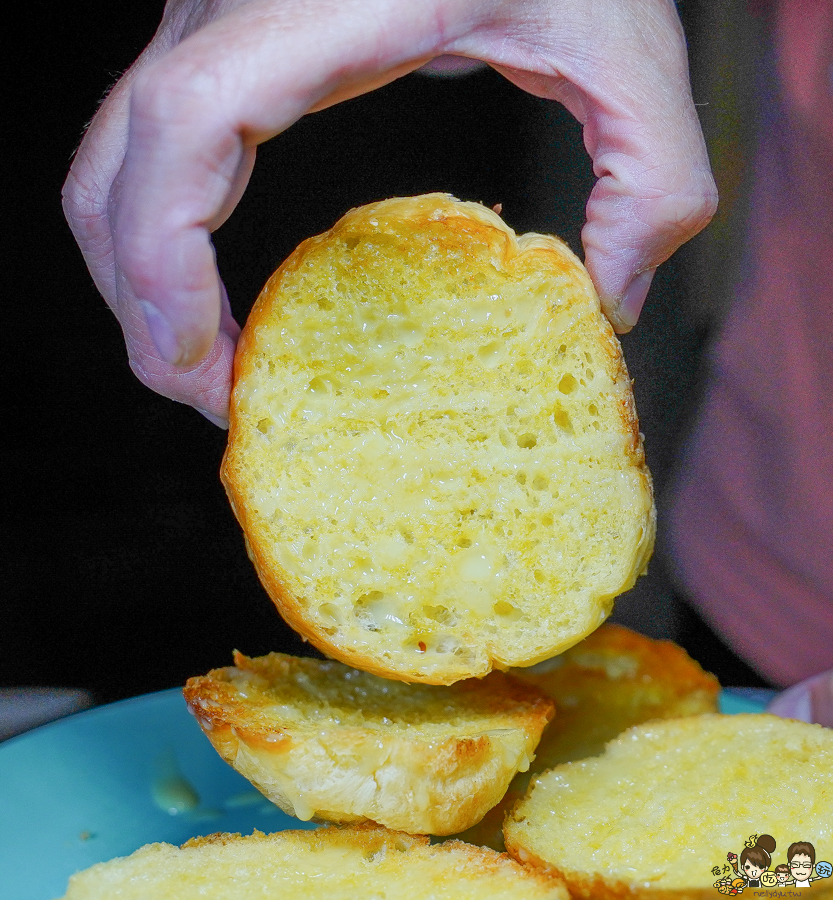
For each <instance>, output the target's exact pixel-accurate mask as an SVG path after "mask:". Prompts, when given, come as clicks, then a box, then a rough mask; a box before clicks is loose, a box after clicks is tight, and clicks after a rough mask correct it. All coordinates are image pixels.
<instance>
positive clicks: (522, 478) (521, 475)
mask: <svg viewBox="0 0 833 900" xmlns="http://www.w3.org/2000/svg"><path fill="white" fill-rule="evenodd" d="M515 481H517V482H518V484H526V472H518V473H517V474H516V475H515Z"/></svg>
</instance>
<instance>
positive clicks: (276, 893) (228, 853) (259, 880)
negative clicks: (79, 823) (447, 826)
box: [62, 827, 569, 900]
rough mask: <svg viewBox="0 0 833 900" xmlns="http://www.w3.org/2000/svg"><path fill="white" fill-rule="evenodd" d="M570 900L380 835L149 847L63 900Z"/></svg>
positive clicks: (81, 879)
mask: <svg viewBox="0 0 833 900" xmlns="http://www.w3.org/2000/svg"><path fill="white" fill-rule="evenodd" d="M243 897H245V898H246V900H276V898H281V897H293V898H294V897H304V898H306V900H356V898H359V897H361V898H368V900H382V898H384V900H406V898H407V900H569V898H568V896H567V892H566V891H565V890H564V887H563V885H562V883H561V882H560V881H559V880H558V879H554V878H550V877H546V876H542V875H541V874H539V873H535V872H531V871H528V870H526V869H525V868H523V867H522V866H520V865H519V864H518V863H516V862H515V861H514V860H512V859H509V858H508V857H506V856H501V855H498V854H497V853H493V852H492V851H487V850H481V849H480V848H475V847H471V846H469V845H467V844H462V843H460V842H450V843H447V844H444V845H442V846H431V845H430V844H429V842H428V839H427V838H416V837H412V836H410V835H406V834H400V833H397V832H391V831H387V830H386V829H382V828H361V827H351V828H337V827H331V828H321V829H317V830H315V831H282V832H278V833H276V834H262V833H260V832H257V831H256V832H255V833H254V834H253V835H251V836H246V837H242V836H241V835H239V834H236V835H231V834H222V835H212V836H209V837H205V838H196V839H193V840H190V841H188V842H187V843H186V844H184V845H183V846H182V847H174V846H172V845H171V844H149V845H147V846H145V847H142V848H141V849H140V850H137V851H136V852H135V853H133V854H132V855H131V856H128V857H124V858H120V859H114V860H111V861H110V862H106V863H99V864H98V865H95V866H92V867H91V868H89V869H86V870H85V871H83V872H79V873H78V874H77V875H73V876H72V878H71V879H70V883H69V887H68V889H67V893H66V894H65V896H64V897H63V898H62V900H149V898H152V900H240V898H243Z"/></svg>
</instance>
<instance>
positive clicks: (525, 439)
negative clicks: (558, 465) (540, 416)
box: [518, 431, 538, 450]
mask: <svg viewBox="0 0 833 900" xmlns="http://www.w3.org/2000/svg"><path fill="white" fill-rule="evenodd" d="M537 444H538V435H537V434H533V433H532V432H531V431H527V432H526V433H525V434H522V435H519V437H518V446H519V447H521V448H523V449H524V450H531V449H532V448H533V447H535V446H537Z"/></svg>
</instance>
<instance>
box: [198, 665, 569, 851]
mask: <svg viewBox="0 0 833 900" xmlns="http://www.w3.org/2000/svg"><path fill="white" fill-rule="evenodd" d="M185 699H186V701H187V703H188V707H189V709H190V710H191V712H192V713H194V715H195V716H196V718H197V721H198V722H199V723H200V725H201V726H202V728H203V730H204V732H205V734H206V735H207V737H208V738H209V740H210V741H211V743H212V744H213V745H214V747H215V748H216V750H217V752H218V753H219V754H220V756H222V757H223V759H224V760H226V762H228V763H230V764H231V765H232V766H233V767H234V768H235V769H236V770H237V771H238V772H240V773H241V774H242V775H244V776H245V777H246V778H248V779H249V781H251V782H252V783H253V784H254V785H255V787H257V788H258V789H259V790H260V791H261V792H262V793H263V794H265V795H266V796H267V797H268V798H269V799H270V800H272V801H273V802H274V803H276V804H277V805H278V806H280V807H281V809H283V810H284V811H285V812H287V813H289V814H290V815H295V816H297V817H299V818H301V819H310V818H313V817H315V818H318V819H324V820H327V821H332V822H359V821H364V820H371V821H374V822H379V823H381V824H383V825H387V826H388V827H390V828H396V829H399V830H402V831H408V832H411V833H415V834H438V835H447V834H452V833H454V832H458V831H462V830H464V829H465V828H468V827H469V826H470V825H472V824H474V823H475V822H477V821H478V820H479V819H480V818H482V816H483V815H484V814H485V813H486V811H487V810H488V809H490V808H491V807H492V806H494V805H495V804H496V803H497V802H498V801H499V800H500V799H501V797H502V796H503V794H504V793H505V791H506V788H507V785H508V784H509V782H510V781H511V779H512V776H513V775H515V773H516V772H518V771H519V770H522V769H526V768H527V767H528V766H529V761H530V759H531V758H532V756H533V752H534V750H535V745H536V744H537V743H538V740H539V738H540V736H541V732H542V730H543V729H544V726H545V725H546V723H547V721H548V720H549V718H550V717H551V716H552V712H553V704H552V701H550V700H548V699H547V698H545V697H544V696H543V695H542V694H540V693H539V692H538V691H537V690H535V689H530V688H529V687H528V686H526V685H524V684H522V683H521V682H519V681H517V680H515V679H513V678H511V677H510V676H507V675H504V674H502V673H500V672H493V673H492V674H491V675H488V676H487V677H486V678H484V679H482V680H470V681H464V682H460V683H458V684H455V685H451V686H434V685H421V684H403V683H402V682H399V681H388V680H385V679H382V678H379V677H377V676H375V675H371V674H368V673H367V672H360V671H357V670H356V669H351V668H349V667H347V666H344V665H342V664H341V663H338V662H333V661H321V660H316V659H301V658H298V657H293V656H285V655H284V654H281V653H272V654H270V655H268V656H264V657H259V658H257V659H249V658H247V657H245V656H243V655H242V654H241V653H237V654H235V666H229V667H227V668H223V669H215V670H213V671H212V672H209V674H208V675H205V676H200V677H196V678H191V679H190V680H189V681H188V684H187V685H186V687H185Z"/></svg>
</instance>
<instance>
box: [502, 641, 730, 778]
mask: <svg viewBox="0 0 833 900" xmlns="http://www.w3.org/2000/svg"><path fill="white" fill-rule="evenodd" d="M512 674H513V675H515V676H516V677H517V678H520V679H521V680H523V681H525V682H527V683H528V684H531V685H534V686H535V687H536V688H538V690H540V691H542V692H543V693H544V694H546V695H547V696H548V697H551V698H552V699H553V700H554V701H555V705H556V709H557V710H558V715H557V717H556V718H555V719H553V721H552V722H551V723H550V724H549V726H548V727H547V728H546V730H545V731H544V735H543V736H542V738H541V742H540V743H539V745H538V748H537V750H536V751H535V762H534V764H533V766H532V767H531V768H530V773H531V774H537V773H538V772H543V771H544V770H545V769H550V768H552V767H553V766H555V765H558V764H559V763H562V762H571V761H573V760H576V759H582V758H584V757H586V756H596V755H598V754H599V753H602V752H603V751H604V748H605V745H606V744H607V742H608V741H610V740H612V739H613V738H615V737H616V736H617V735H618V734H620V733H621V732H622V731H624V730H625V729H626V728H631V727H632V726H633V725H639V724H640V723H642V722H646V721H648V720H650V719H672V718H678V717H680V716H691V715H695V714H698V713H710V712H717V711H718V695H719V694H720V684H719V683H718V681H717V679H716V678H715V677H714V675H710V674H709V673H707V672H704V671H703V669H702V668H701V667H700V665H699V664H698V663H697V662H695V660H693V659H692V658H691V657H690V656H689V655H688V654H687V653H686V652H685V650H683V648H682V647H679V646H678V645H677V644H675V643H673V642H672V641H659V640H653V639H652V638H649V637H645V635H642V634H638V633H637V632H635V631H631V630H630V629H629V628H624V627H623V626H621V625H616V624H613V623H606V624H605V625H603V626H602V627H601V628H599V629H598V631H595V632H594V633H593V634H591V635H589V636H588V637H586V638H585V639H584V640H583V641H582V642H581V643H580V644H576V646H575V647H572V648H571V649H569V650H568V651H567V652H566V653H564V654H563V655H561V656H557V657H555V658H554V659H551V660H547V661H546V662H543V663H541V664H540V665H538V666H535V667H534V668H532V669H516V670H514V671H513V673H512Z"/></svg>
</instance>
